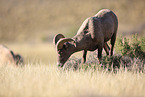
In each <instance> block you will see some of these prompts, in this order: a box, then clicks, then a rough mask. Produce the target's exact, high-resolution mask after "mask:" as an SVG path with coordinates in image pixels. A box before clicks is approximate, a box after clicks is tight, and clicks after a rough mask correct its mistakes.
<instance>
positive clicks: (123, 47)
mask: <svg viewBox="0 0 145 97" xmlns="http://www.w3.org/2000/svg"><path fill="white" fill-rule="evenodd" d="M116 49H117V50H118V52H120V53H121V55H122V56H129V57H131V58H139V59H141V60H144V59H145V52H144V51H143V50H144V49H145V39H144V38H142V39H140V40H139V39H137V35H133V36H132V38H131V39H130V40H129V39H127V38H118V40H117V43H116Z"/></svg>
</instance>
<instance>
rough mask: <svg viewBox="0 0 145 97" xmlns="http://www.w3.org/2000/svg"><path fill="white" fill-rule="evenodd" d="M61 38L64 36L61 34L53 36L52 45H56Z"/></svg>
mask: <svg viewBox="0 0 145 97" xmlns="http://www.w3.org/2000/svg"><path fill="white" fill-rule="evenodd" d="M61 38H65V37H64V35H62V34H57V35H55V36H54V38H53V43H54V44H55V45H56V44H57V42H58V41H59V40H60V39H61Z"/></svg>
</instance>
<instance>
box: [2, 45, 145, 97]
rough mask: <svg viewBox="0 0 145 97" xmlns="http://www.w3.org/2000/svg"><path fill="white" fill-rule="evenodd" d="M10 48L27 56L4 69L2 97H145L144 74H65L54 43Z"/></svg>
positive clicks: (94, 71)
mask: <svg viewBox="0 0 145 97" xmlns="http://www.w3.org/2000/svg"><path fill="white" fill-rule="evenodd" d="M7 45H9V47H10V48H12V50H14V51H17V53H21V55H23V57H24V59H25V65H24V66H23V67H10V66H3V67H2V68H0V76H1V77H0V89H1V91H0V96H1V97H30V96H31V97H32V96H33V97H36V96H37V97H46V96H47V97H96V96H99V97H100V96H130V97H132V96H135V97H136V96H145V94H144V91H145V76H144V73H142V72H135V71H126V70H124V69H120V70H119V71H118V72H117V73H113V72H108V71H106V70H102V69H99V67H97V68H96V69H95V70H94V69H93V68H90V69H87V70H85V69H83V68H81V69H79V70H76V71H73V70H65V71H64V70H62V69H59V68H58V67H57V66H56V54H55V48H54V46H53V45H52V44H46V43H45V44H29V45H28V44H13V45H12V44H7ZM19 47H21V48H19ZM88 56H89V55H88ZM77 57H79V58H80V54H78V55H77Z"/></svg>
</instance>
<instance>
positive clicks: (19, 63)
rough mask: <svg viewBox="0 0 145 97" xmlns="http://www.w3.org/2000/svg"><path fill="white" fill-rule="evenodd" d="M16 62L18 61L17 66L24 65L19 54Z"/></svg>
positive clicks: (16, 56)
mask: <svg viewBox="0 0 145 97" xmlns="http://www.w3.org/2000/svg"><path fill="white" fill-rule="evenodd" d="M15 61H16V64H17V65H23V64H24V60H23V57H22V56H21V55H19V54H16V55H15Z"/></svg>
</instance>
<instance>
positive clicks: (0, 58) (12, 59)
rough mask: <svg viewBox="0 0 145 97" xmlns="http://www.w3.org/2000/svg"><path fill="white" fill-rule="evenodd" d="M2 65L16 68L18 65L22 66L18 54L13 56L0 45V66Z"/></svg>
mask: <svg viewBox="0 0 145 97" xmlns="http://www.w3.org/2000/svg"><path fill="white" fill-rule="evenodd" d="M4 64H10V65H13V66H17V65H18V64H23V58H22V57H21V56H20V55H19V54H14V53H13V51H11V50H10V49H8V48H7V47H6V46H4V45H0V66H2V65H4Z"/></svg>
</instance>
